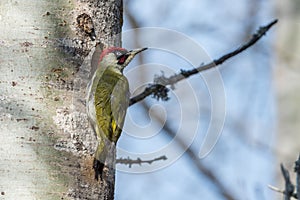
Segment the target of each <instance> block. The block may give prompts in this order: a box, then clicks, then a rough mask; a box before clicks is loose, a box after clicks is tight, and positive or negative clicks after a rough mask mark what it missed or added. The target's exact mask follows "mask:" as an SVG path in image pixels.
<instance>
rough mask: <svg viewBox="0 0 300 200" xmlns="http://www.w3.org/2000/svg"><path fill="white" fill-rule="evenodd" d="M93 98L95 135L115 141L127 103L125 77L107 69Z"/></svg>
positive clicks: (118, 135) (120, 129) (127, 90)
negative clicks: (96, 129)
mask: <svg viewBox="0 0 300 200" xmlns="http://www.w3.org/2000/svg"><path fill="white" fill-rule="evenodd" d="M94 98H95V102H94V103H95V112H96V124H97V126H98V127H97V128H98V131H97V136H98V137H100V138H102V137H103V136H104V137H106V138H107V139H108V140H109V141H111V142H115V143H116V142H117V140H118V138H119V137H120V135H121V132H122V128H123V125H124V120H125V115H126V110H127V108H128V105H129V86H128V81H127V79H126V77H125V76H123V75H122V74H116V73H115V72H112V71H110V70H109V69H107V70H106V71H105V72H104V73H103V76H102V77H101V78H100V80H99V82H98V85H97V87H96V92H95V97H94ZM102 139H103V138H102Z"/></svg>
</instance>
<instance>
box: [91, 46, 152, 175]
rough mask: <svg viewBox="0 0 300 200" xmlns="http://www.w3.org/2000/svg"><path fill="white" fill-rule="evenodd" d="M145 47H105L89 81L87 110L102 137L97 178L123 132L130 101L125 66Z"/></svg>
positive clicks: (95, 159) (96, 156) (92, 124)
mask: <svg viewBox="0 0 300 200" xmlns="http://www.w3.org/2000/svg"><path fill="white" fill-rule="evenodd" d="M144 50H146V48H141V49H135V50H131V51H127V50H126V49H123V48H119V47H110V48H107V49H104V50H103V51H102V53H101V55H100V57H99V62H98V65H97V69H96V71H95V73H94V75H93V77H92V79H91V81H90V83H89V85H88V94H87V102H86V106H87V113H88V116H89V121H90V123H91V126H92V128H93V130H94V132H95V133H96V135H97V139H98V147H97V150H96V152H95V157H94V164H93V168H94V170H95V179H96V180H98V177H99V176H100V178H102V172H103V168H104V165H105V161H106V157H107V155H108V153H109V152H108V151H109V148H110V146H111V144H116V143H117V141H118V139H119V137H120V135H121V132H122V128H123V124H124V120H125V115H126V110H127V108H128V105H129V97H130V93H129V86H128V80H127V78H126V77H125V76H124V75H123V70H124V68H125V67H126V66H127V65H128V64H129V62H130V61H131V60H132V59H133V58H134V56H135V55H137V54H138V53H140V52H142V51H144ZM93 67H94V66H92V68H93Z"/></svg>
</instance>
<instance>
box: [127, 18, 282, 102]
mask: <svg viewBox="0 0 300 200" xmlns="http://www.w3.org/2000/svg"><path fill="white" fill-rule="evenodd" d="M277 21H278V20H277V19H275V20H273V21H272V22H271V23H269V24H268V25H266V26H262V27H260V28H259V29H258V31H257V32H256V33H255V34H253V35H252V37H251V39H250V40H249V41H248V42H246V43H245V44H243V45H241V46H240V47H238V48H237V49H235V50H234V51H232V52H230V53H227V54H225V55H223V56H221V57H220V58H218V59H215V60H213V61H212V62H210V63H208V64H205V65H200V66H199V67H197V68H194V69H191V70H181V72H180V73H178V74H175V75H173V76H170V77H160V79H159V80H158V81H155V83H153V84H150V85H149V86H148V87H146V88H145V90H144V91H143V92H142V93H140V94H138V95H136V96H134V97H132V98H131V99H130V105H133V104H135V103H137V102H139V101H141V100H143V99H145V98H146V97H147V96H150V95H152V96H154V97H156V98H157V99H160V98H161V99H162V100H167V99H168V97H167V96H165V95H166V93H167V92H168V90H169V89H168V88H167V87H166V86H172V85H174V84H175V83H177V82H179V81H181V80H183V79H185V78H188V77H190V76H192V75H194V74H197V73H199V72H202V71H205V70H208V69H212V68H214V67H216V66H218V65H221V64H222V63H224V62H225V61H226V60H228V59H229V58H232V57H234V56H236V55H237V54H239V53H241V52H243V51H244V50H246V49H247V48H249V47H250V46H252V45H254V44H255V43H256V42H257V41H258V40H259V39H260V38H261V37H262V36H264V35H265V34H266V32H267V31H268V30H269V29H270V28H271V27H272V26H273V25H274V24H276V23H277ZM160 91H161V92H162V96H160V95H161V92H160Z"/></svg>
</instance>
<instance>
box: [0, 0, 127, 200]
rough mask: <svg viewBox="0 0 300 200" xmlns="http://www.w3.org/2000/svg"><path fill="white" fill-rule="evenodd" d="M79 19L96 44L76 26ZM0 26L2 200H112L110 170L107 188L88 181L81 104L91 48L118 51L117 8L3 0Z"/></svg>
mask: <svg viewBox="0 0 300 200" xmlns="http://www.w3.org/2000/svg"><path fill="white" fill-rule="evenodd" d="M83 13H86V14H87V15H88V16H90V17H91V20H92V22H93V23H92V24H93V26H94V31H95V34H96V40H95V41H93V40H92V39H94V38H92V37H91V35H90V34H89V33H88V32H84V31H85V30H84V29H81V28H80V26H78V24H77V23H78V22H77V21H78V20H77V19H78V16H80V15H81V14H83ZM0 26H1V29H2V30H1V32H0V45H1V46H0V111H1V112H0V157H1V159H0V192H1V193H0V195H1V196H2V197H4V199H20V198H22V199H61V198H67V199H113V194H114V170H113V171H109V175H110V176H109V177H110V180H111V183H109V182H100V181H99V182H96V181H95V180H94V172H93V169H92V154H93V152H94V149H95V146H96V139H95V136H94V133H92V131H91V130H90V127H89V124H88V121H87V116H86V113H85V106H84V104H83V103H82V102H83V101H84V97H85V86H86V83H87V82H88V76H89V74H90V71H91V69H90V62H91V60H92V57H93V54H94V53H95V54H94V57H93V58H97V55H98V54H99V53H100V51H101V48H102V45H97V47H96V48H94V46H96V44H97V42H99V41H101V42H102V44H104V46H120V45H121V35H120V34H119V33H120V32H121V27H122V1H121V0H98V1H97V0H96V1H95V0H73V1H66V0H56V1H47V0H27V1H10V0H1V2H0ZM83 60H84V62H83ZM82 62H83V64H82ZM1 196H0V198H2V197H1Z"/></svg>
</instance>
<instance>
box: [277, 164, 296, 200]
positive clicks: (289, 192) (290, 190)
mask: <svg viewBox="0 0 300 200" xmlns="http://www.w3.org/2000/svg"><path fill="white" fill-rule="evenodd" d="M280 167H281V172H282V175H283V178H284V181H285V192H284V194H285V198H284V200H290V199H291V197H292V196H294V189H295V186H294V185H293V184H292V182H291V180H290V174H289V172H288V170H286V169H285V168H284V166H283V164H282V163H281V164H280Z"/></svg>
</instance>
